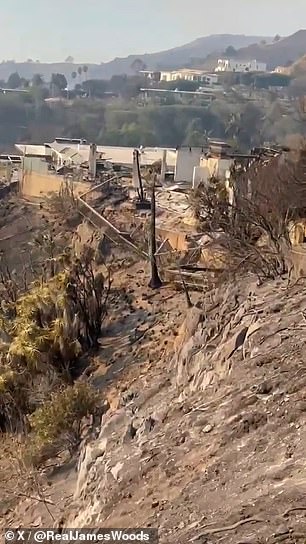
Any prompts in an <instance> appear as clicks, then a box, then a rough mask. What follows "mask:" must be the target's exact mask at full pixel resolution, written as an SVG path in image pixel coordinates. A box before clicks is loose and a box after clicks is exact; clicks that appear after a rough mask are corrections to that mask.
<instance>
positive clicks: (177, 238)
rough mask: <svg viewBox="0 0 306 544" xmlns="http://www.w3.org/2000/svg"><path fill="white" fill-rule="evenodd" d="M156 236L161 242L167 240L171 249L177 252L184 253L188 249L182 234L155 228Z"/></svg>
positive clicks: (184, 235)
mask: <svg viewBox="0 0 306 544" xmlns="http://www.w3.org/2000/svg"><path fill="white" fill-rule="evenodd" d="M156 234H157V235H158V236H160V237H161V238H162V240H168V242H169V244H170V246H171V248H172V249H175V250H178V251H186V250H187V249H189V247H188V242H187V240H186V234H185V233H184V232H177V231H172V230H168V229H163V228H160V227H156Z"/></svg>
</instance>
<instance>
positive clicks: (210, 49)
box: [0, 34, 271, 82]
mask: <svg viewBox="0 0 306 544" xmlns="http://www.w3.org/2000/svg"><path fill="white" fill-rule="evenodd" d="M261 40H266V41H269V42H270V41H271V38H267V37H264V36H244V35H236V34H216V35H212V36H206V37H203V38H198V39H197V40H195V41H193V42H191V43H187V44H186V45H182V46H180V47H175V48H174V49H169V50H166V51H161V52H159V53H146V54H139V55H130V56H128V57H125V58H116V59H114V60H112V61H110V62H105V63H102V64H88V67H89V71H88V75H87V77H88V78H99V79H110V78H111V77H112V76H114V75H119V74H132V73H133V70H132V68H131V65H132V63H133V61H134V60H135V59H141V60H142V61H143V62H144V63H145V64H146V66H147V67H148V68H149V69H171V68H181V67H184V66H185V65H187V64H189V63H193V64H194V63H195V62H196V60H197V59H201V60H203V59H205V58H206V57H207V56H208V55H211V54H212V53H216V54H218V53H221V52H222V51H224V50H225V49H226V48H227V47H228V46H230V45H232V46H233V47H234V48H235V49H237V48H241V47H247V46H250V44H256V43H257V42H260V41H261ZM78 66H79V65H78V64H71V63H50V64H42V63H37V62H24V63H17V62H16V63H15V62H3V63H1V64H0V80H1V79H4V80H7V78H8V77H9V75H10V74H11V73H12V72H18V73H19V75H20V76H21V77H25V78H28V79H30V78H31V77H32V76H33V75H34V74H37V73H39V74H41V75H43V76H44V78H45V79H46V80H49V79H50V77H51V75H52V73H53V72H59V73H62V74H65V76H66V77H67V78H70V76H71V73H72V72H73V71H76V70H77V68H78ZM75 82H78V79H76V80H75Z"/></svg>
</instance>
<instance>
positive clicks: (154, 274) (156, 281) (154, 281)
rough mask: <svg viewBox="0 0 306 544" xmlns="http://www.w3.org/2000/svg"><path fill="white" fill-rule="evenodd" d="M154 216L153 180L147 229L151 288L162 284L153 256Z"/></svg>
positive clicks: (154, 243)
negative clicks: (148, 227) (148, 229)
mask: <svg viewBox="0 0 306 544" xmlns="http://www.w3.org/2000/svg"><path fill="white" fill-rule="evenodd" d="M155 217H156V206H155V181H154V180H153V185H152V196H151V218H150V231H149V258H150V265H151V279H150V281H149V287H151V289H159V288H160V287H161V286H162V281H161V279H160V277H159V275H158V269H157V264H156V256H155V253H156V230H155Z"/></svg>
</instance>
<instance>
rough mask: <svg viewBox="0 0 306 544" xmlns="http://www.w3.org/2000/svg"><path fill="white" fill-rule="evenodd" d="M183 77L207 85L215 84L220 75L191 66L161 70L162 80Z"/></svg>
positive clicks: (175, 79)
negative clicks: (167, 70)
mask: <svg viewBox="0 0 306 544" xmlns="http://www.w3.org/2000/svg"><path fill="white" fill-rule="evenodd" d="M178 79H183V80H185V81H195V82H198V83H204V84H206V85H215V84H217V83H218V75H217V74H210V73H207V72H205V71H204V70H191V69H189V68H181V69H180V70H172V71H170V72H160V81H168V82H169V81H177V80H178Z"/></svg>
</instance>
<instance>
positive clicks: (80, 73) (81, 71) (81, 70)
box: [78, 66, 83, 79]
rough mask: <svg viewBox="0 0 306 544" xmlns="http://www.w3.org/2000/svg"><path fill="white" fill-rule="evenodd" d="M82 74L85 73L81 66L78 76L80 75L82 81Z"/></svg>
mask: <svg viewBox="0 0 306 544" xmlns="http://www.w3.org/2000/svg"><path fill="white" fill-rule="evenodd" d="M82 73H83V68H82V66H79V67H78V74H79V77H80V79H82Z"/></svg>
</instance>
